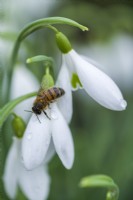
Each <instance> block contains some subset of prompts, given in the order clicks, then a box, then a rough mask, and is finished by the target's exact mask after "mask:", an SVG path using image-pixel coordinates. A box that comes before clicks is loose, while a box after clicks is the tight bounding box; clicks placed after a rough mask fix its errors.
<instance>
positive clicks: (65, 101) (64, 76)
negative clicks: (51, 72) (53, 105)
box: [56, 60, 73, 123]
mask: <svg viewBox="0 0 133 200" xmlns="http://www.w3.org/2000/svg"><path fill="white" fill-rule="evenodd" d="M56 85H57V86H59V87H61V88H63V89H64V91H65V94H64V96H62V97H61V98H60V99H59V101H58V102H57V104H58V107H59V109H60V111H61V113H62V114H63V116H64V118H65V120H66V121H67V123H70V121H71V118H72V113H73V109H72V91H71V84H70V77H69V73H68V69H67V67H66V66H65V63H64V60H63V65H62V66H61V70H60V73H59V76H58V79H57V83H56Z"/></svg>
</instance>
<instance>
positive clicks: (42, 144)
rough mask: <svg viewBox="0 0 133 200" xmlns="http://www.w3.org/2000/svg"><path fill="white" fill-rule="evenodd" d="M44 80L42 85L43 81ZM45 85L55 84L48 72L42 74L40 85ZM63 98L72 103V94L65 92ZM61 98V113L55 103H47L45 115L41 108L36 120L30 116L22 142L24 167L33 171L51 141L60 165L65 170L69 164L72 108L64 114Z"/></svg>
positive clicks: (47, 151)
mask: <svg viewBox="0 0 133 200" xmlns="http://www.w3.org/2000/svg"><path fill="white" fill-rule="evenodd" d="M44 82H45V84H43V83H44ZM60 82H61V80H58V81H57V85H58V86H60V85H59V84H60ZM47 84H48V88H50V87H52V86H53V84H54V82H53V79H52V77H51V76H50V74H49V72H48V71H47V72H46V75H45V76H44V77H43V81H42V83H41V86H42V87H43V85H44V87H45V88H46V85H47ZM61 86H63V85H61ZM43 89H44V88H43ZM44 91H46V90H44ZM61 98H62V97H61ZM61 98H60V99H61ZM64 98H67V99H68V102H69V103H70V105H71V104H72V103H71V94H65V95H64ZM60 99H59V101H60ZM63 101H65V100H63ZM63 101H62V103H61V104H59V106H60V109H61V111H62V113H61V111H60V110H59V108H58V105H57V103H56V102H55V103H51V104H50V105H49V107H50V108H47V109H46V113H47V114H44V113H43V110H41V111H42V112H41V114H40V115H39V116H38V118H39V120H38V119H37V116H36V115H35V114H33V115H32V116H31V118H30V120H29V123H28V125H27V128H26V131H25V134H24V137H23V141H22V157H23V160H24V165H25V167H26V168H27V169H29V170H32V169H34V168H36V167H38V166H39V165H41V164H42V163H43V162H45V160H46V157H47V154H48V153H49V151H50V149H51V145H50V144H51V143H52V144H53V145H52V148H53V146H54V149H55V151H56V152H57V154H58V156H59V158H60V159H61V161H62V163H63V165H64V166H65V167H66V168H67V169H70V168H71V167H72V165H73V160H74V145H73V139H72V136H71V131H70V129H69V127H68V125H67V122H70V119H71V115H72V111H71V110H72V109H71V108H70V109H69V108H68V109H69V110H70V114H66V109H65V104H64V102H63ZM68 107H69V106H68ZM39 121H40V122H41V123H40V122H39Z"/></svg>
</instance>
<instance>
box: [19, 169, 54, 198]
mask: <svg viewBox="0 0 133 200" xmlns="http://www.w3.org/2000/svg"><path fill="white" fill-rule="evenodd" d="M19 185H20V187H21V189H22V191H23V192H24V194H25V195H26V196H27V197H28V199H29V200H45V199H47V197H48V194H49V187H50V177H49V175H48V173H47V170H46V168H44V166H43V165H41V166H39V167H38V168H36V169H34V170H32V171H27V170H26V169H25V168H24V167H23V166H21V174H20V175H19Z"/></svg>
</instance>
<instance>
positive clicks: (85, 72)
mask: <svg viewBox="0 0 133 200" xmlns="http://www.w3.org/2000/svg"><path fill="white" fill-rule="evenodd" d="M56 41H57V45H58V47H59V49H60V50H61V52H62V53H63V61H64V64H65V65H67V67H68V69H69V73H70V80H71V79H72V75H73V74H77V75H78V76H77V77H79V80H78V79H77V80H78V82H79V84H82V86H83V88H84V89H85V90H86V92H87V93H88V94H89V95H90V96H91V97H92V98H93V99H94V100H95V101H97V102H98V103H99V104H100V105H102V106H104V107H106V108H108V109H111V110H116V111H121V110H124V109H125V108H126V105H127V103H126V101H125V100H124V99H123V96H122V93H121V91H120V90H119V88H118V87H117V85H116V84H115V83H114V81H113V80H112V79H111V78H110V77H109V76H107V75H106V74H105V73H104V72H102V71H101V70H99V69H98V68H97V67H96V66H95V65H94V64H93V63H91V62H88V61H87V60H86V59H84V58H83V57H81V56H80V55H79V54H77V53H76V51H75V50H73V49H72V47H71V44H70V42H69V41H68V39H67V38H66V36H64V35H63V34H62V33H61V32H58V33H57V34H56ZM63 42H64V44H63ZM64 76H65V75H64Z"/></svg>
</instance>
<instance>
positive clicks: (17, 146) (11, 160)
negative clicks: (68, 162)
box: [3, 137, 50, 200]
mask: <svg viewBox="0 0 133 200" xmlns="http://www.w3.org/2000/svg"><path fill="white" fill-rule="evenodd" d="M3 181H4V186H5V190H6V192H7V194H8V196H9V198H10V199H15V197H16V195H17V188H18V186H19V187H20V188H21V190H22V192H23V193H24V194H25V195H26V196H27V198H28V199H29V200H36V199H38V200H45V199H47V196H48V193H49V185H50V177H49V175H48V173H47V166H43V165H40V166H39V167H38V168H36V169H34V170H32V171H27V170H26V169H25V168H24V166H23V164H22V160H21V139H18V138H16V137H14V138H13V143H12V146H11V148H10V151H9V154H8V156H7V159H6V163H5V170H4V176H3Z"/></svg>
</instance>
